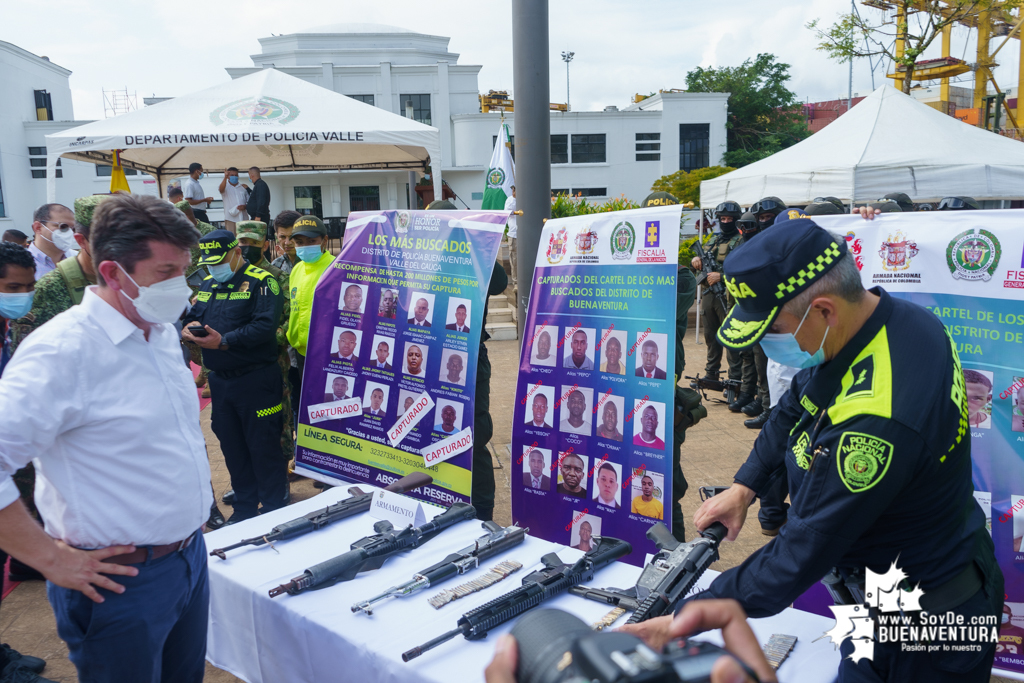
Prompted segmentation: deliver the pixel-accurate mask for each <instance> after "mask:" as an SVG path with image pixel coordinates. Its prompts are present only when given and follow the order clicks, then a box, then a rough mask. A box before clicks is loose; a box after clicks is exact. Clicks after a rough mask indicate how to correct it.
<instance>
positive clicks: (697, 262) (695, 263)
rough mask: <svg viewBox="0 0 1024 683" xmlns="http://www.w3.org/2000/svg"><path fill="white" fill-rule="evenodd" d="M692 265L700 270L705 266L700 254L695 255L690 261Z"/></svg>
mask: <svg viewBox="0 0 1024 683" xmlns="http://www.w3.org/2000/svg"><path fill="white" fill-rule="evenodd" d="M690 265H691V266H693V269H694V270H700V269H701V268H703V267H704V262H703V261H701V260H700V256H694V257H693V259H692V260H691V261H690Z"/></svg>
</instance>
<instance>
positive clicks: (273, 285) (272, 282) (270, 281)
mask: <svg viewBox="0 0 1024 683" xmlns="http://www.w3.org/2000/svg"><path fill="white" fill-rule="evenodd" d="M267 287H270V291H271V292H273V293H274V295H275V296H276V295H278V294H280V293H281V287H280V285H278V284H277V278H275V277H268V278H267Z"/></svg>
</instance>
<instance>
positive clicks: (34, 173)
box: [32, 168, 64, 178]
mask: <svg viewBox="0 0 1024 683" xmlns="http://www.w3.org/2000/svg"><path fill="white" fill-rule="evenodd" d="M32 177H33V178H45V177H46V169H43V170H41V171H39V170H36V169H32ZM57 177H58V178H63V177H64V171H62V170H60V169H59V168H58V169H57Z"/></svg>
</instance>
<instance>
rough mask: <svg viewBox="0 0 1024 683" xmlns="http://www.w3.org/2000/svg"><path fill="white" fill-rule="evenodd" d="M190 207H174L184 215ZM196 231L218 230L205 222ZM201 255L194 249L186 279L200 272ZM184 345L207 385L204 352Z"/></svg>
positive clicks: (198, 223) (182, 204)
mask: <svg viewBox="0 0 1024 683" xmlns="http://www.w3.org/2000/svg"><path fill="white" fill-rule="evenodd" d="M188 206H191V205H190V204H189V203H188V202H187V201H184V200H182V201H180V202H178V203H177V204H175V205H174V207H175V208H176V209H178V210H179V211H181V212H182V213H184V212H185V207H188ZM196 229H197V230H199V234H201V235H206V234H207V233H209V232H210V231H212V230H216V229H217V228H215V227H214V226H212V225H210V224H209V223H204V222H203V221H196ZM200 255H201V254H200V251H199V247H192V263H191V264H190V265H189V267H188V268H186V269H185V277H188V276H189V275H191V274H192V273H194V272H196V271H197V270H199V267H200V266H199V257H200ZM189 287H192V285H189ZM198 292H199V287H192V294H193V295H194V294H197V293H198ZM182 344H184V346H185V349H186V350H187V351H188V359H189V360H190V361H191V362H193V363H195V364H196V365H197V366H198V367H199V377H198V378H196V382H197V383H198V385H199V386H202V385H204V384H206V375H207V374H208V373H209V370H207V369H206V366H205V365H203V350H202V349H201V348H199V347H198V346H196V345H195V344H186V343H185V342H182Z"/></svg>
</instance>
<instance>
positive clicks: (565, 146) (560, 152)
mask: <svg viewBox="0 0 1024 683" xmlns="http://www.w3.org/2000/svg"><path fill="white" fill-rule="evenodd" d="M551 163H553V164H567V163H569V136H568V135H552V136H551Z"/></svg>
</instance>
